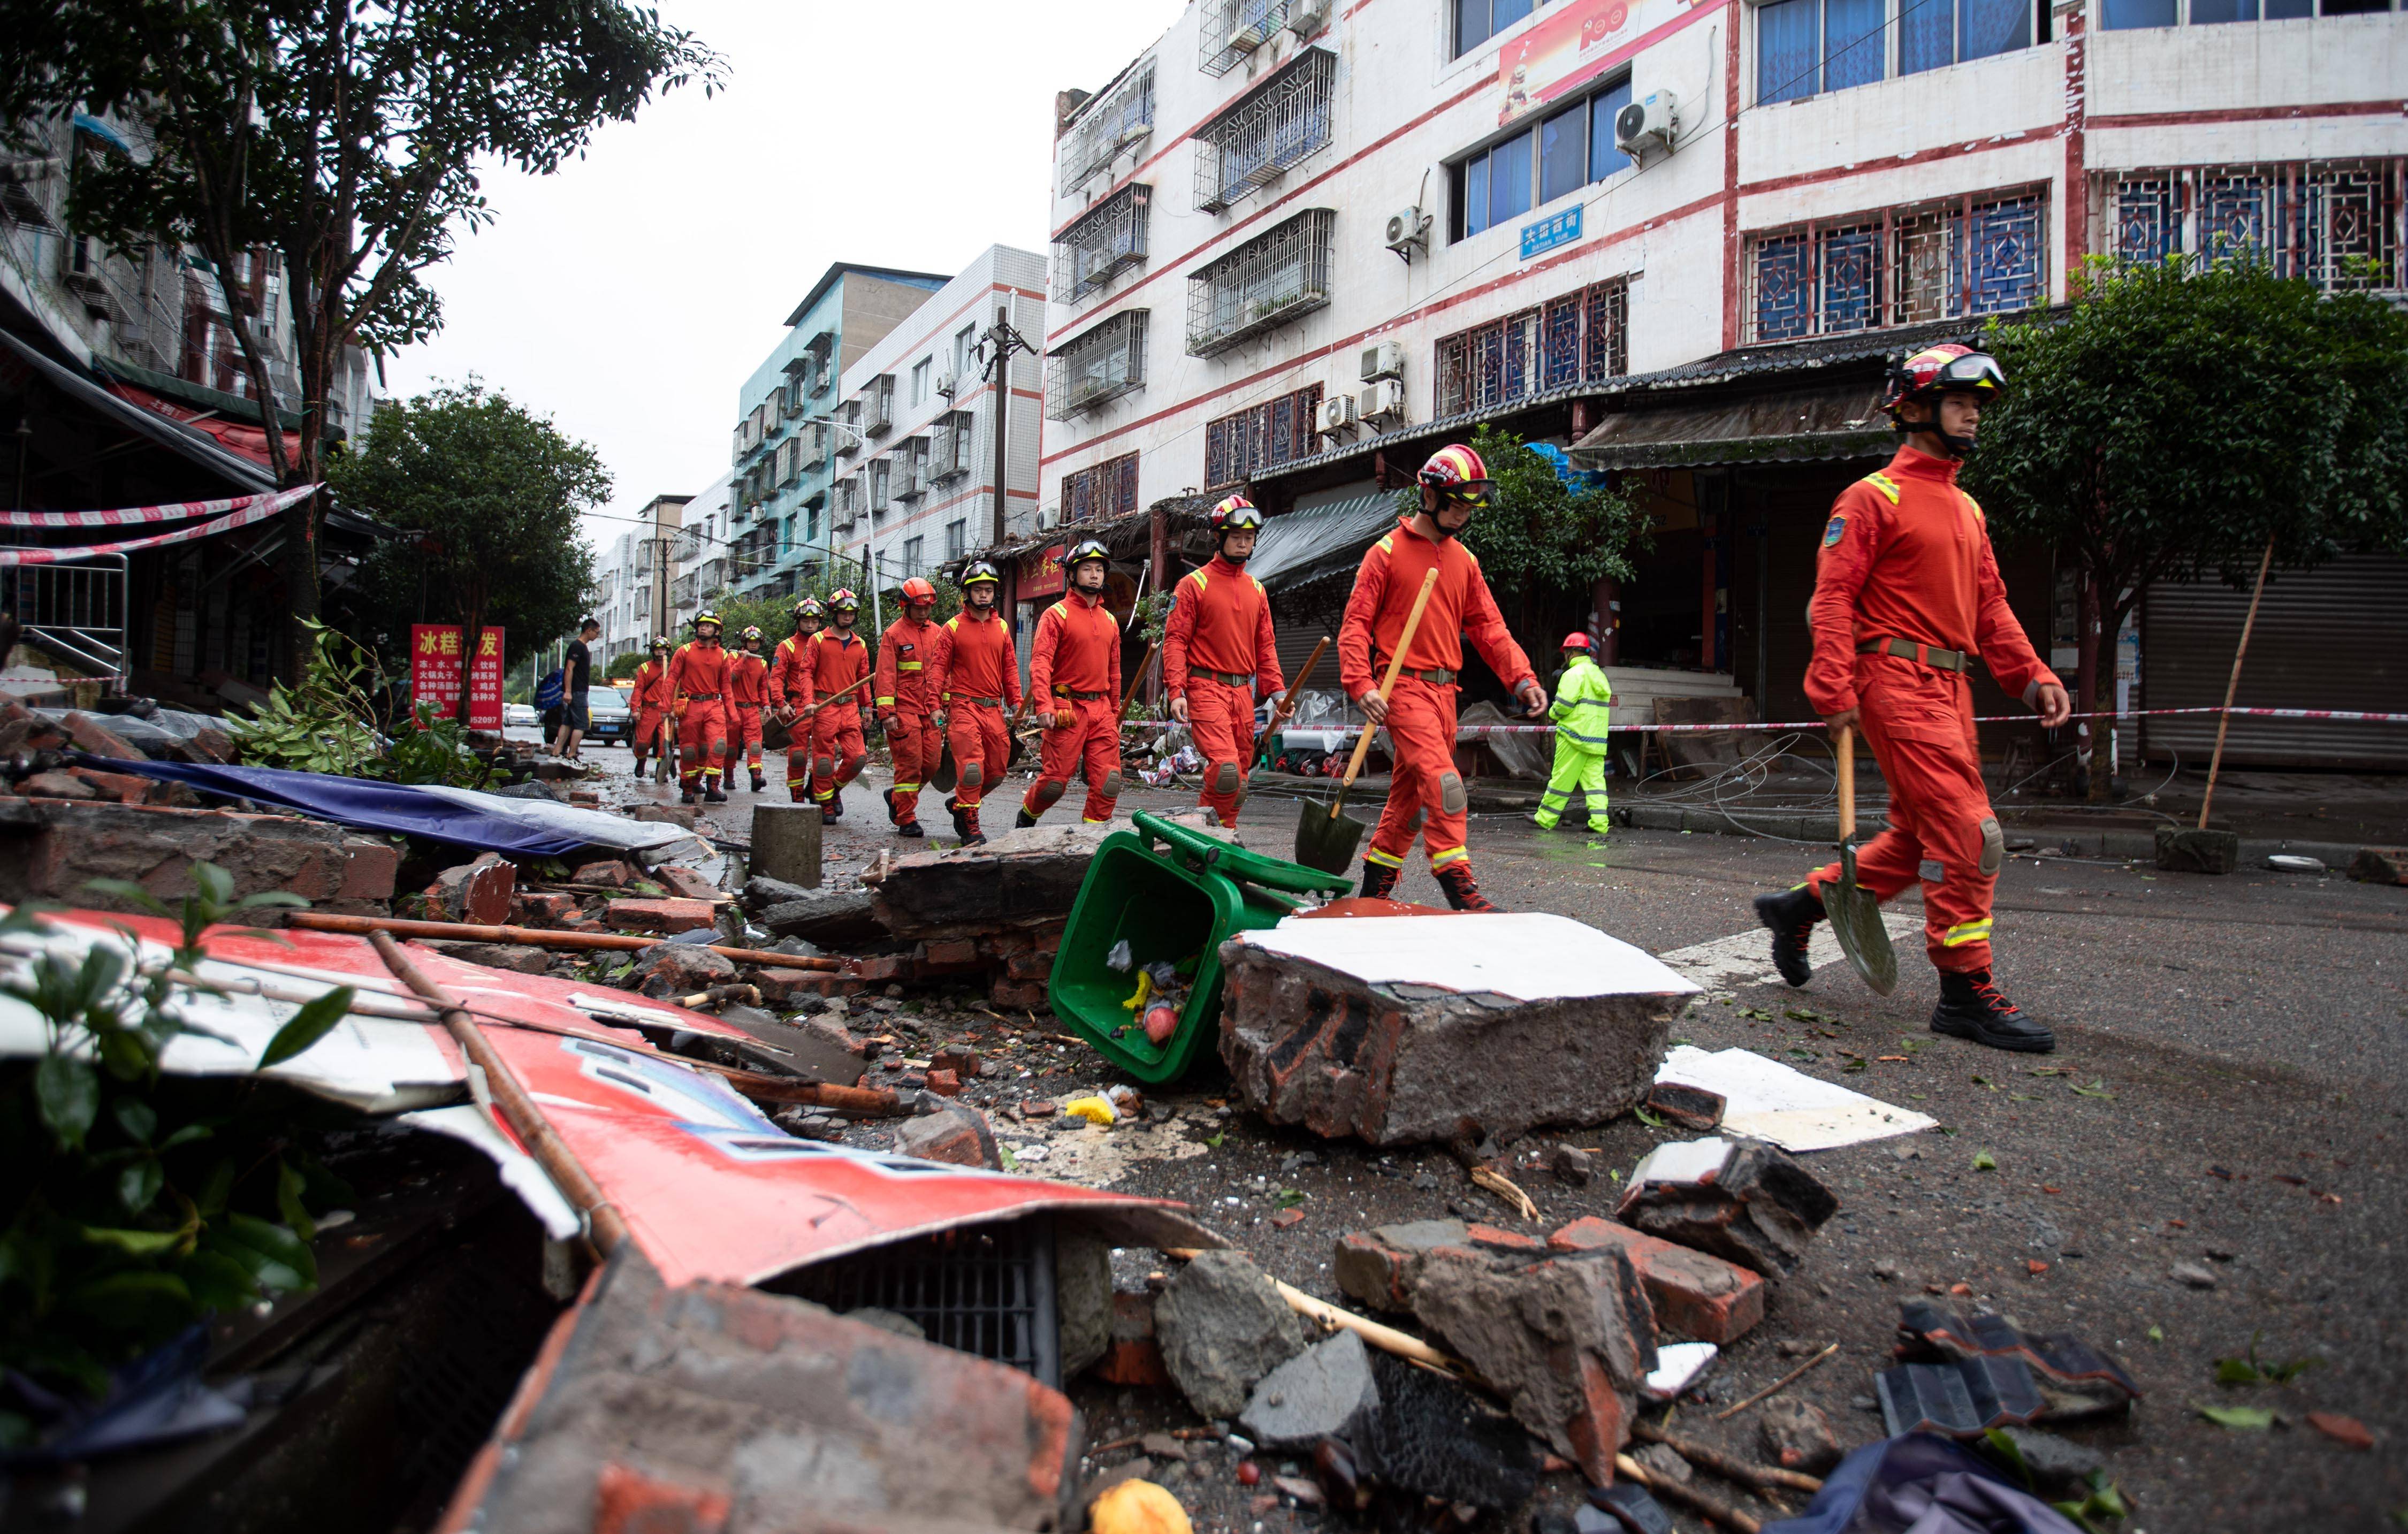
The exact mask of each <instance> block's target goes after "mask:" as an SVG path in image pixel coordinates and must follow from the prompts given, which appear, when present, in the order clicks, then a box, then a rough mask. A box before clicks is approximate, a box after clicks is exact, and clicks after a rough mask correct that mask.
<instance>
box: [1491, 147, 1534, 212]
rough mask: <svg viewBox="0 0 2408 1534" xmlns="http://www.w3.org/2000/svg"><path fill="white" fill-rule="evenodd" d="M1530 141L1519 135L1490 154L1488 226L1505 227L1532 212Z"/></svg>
mask: <svg viewBox="0 0 2408 1534" xmlns="http://www.w3.org/2000/svg"><path fill="white" fill-rule="evenodd" d="M1530 139H1531V136H1530V135H1528V134H1527V133H1526V134H1517V135H1515V136H1513V137H1512V138H1508V139H1507V140H1505V142H1503V143H1501V144H1499V145H1498V146H1497V147H1495V148H1494V149H1492V150H1490V151H1488V222H1490V223H1491V224H1499V223H1503V222H1505V221H1506V220H1507V219H1513V218H1519V217H1521V216H1522V215H1523V214H1525V213H1527V212H1528V211H1529V210H1530Z"/></svg>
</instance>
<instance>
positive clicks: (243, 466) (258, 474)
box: [0, 331, 276, 492]
mask: <svg viewBox="0 0 2408 1534" xmlns="http://www.w3.org/2000/svg"><path fill="white" fill-rule="evenodd" d="M0 344H4V345H6V346H7V348H8V350H9V351H12V352H14V353H15V354H16V355H17V356H18V357H20V358H21V359H22V360H23V361H24V362H25V363H26V364H27V365H28V366H31V367H33V368H34V370H35V371H36V372H37V373H39V374H41V375H42V377H43V379H44V380H46V381H47V382H49V383H50V385H51V386H52V387H53V388H55V389H57V390H58V391H59V392H60V393H61V394H65V395H66V396H67V397H68V398H70V399H73V400H75V401H77V402H78V403H79V404H82V405H86V406H89V407H90V408H91V409H93V411H95V412H97V413H98V414H99V415H101V416H103V417H104V418H106V419H108V420H110V421H113V422H115V423H118V424H119V425H121V426H122V427H124V428H125V429H126V430H128V431H131V432H134V433H135V434H136V435H137V436H141V437H148V438H150V440H151V441H153V442H155V443H157V444H158V445H159V446H161V447H163V448H165V449H166V450H168V451H169V452H174V453H178V454H180V455H181V456H182V457H184V458H186V459H188V460H189V461H191V462H192V463H193V464H196V465H198V466H200V467H202V468H205V469H207V470H208V471H209V472H210V473H212V474H214V475H216V476H217V477H218V478H219V479H221V480H224V481H225V482H226V483H227V484H228V485H231V486H232V487H234V488H235V489H236V490H237V491H242V492H255V491H263V490H273V489H275V488H276V481H275V480H274V479H273V478H272V477H271V476H269V475H268V474H267V473H266V472H265V470H264V469H262V468H261V467H260V466H259V465H257V464H254V463H252V462H251V461H250V460H248V459H246V458H244V457H243V456H241V455H240V454H238V453H235V452H228V451H227V450H226V449H225V448H224V447H222V445H220V444H219V443H218V441H217V440H216V439H215V438H213V437H208V435H206V434H204V433H202V432H200V431H197V430H195V429H194V428H193V427H191V426H187V425H183V424H181V423H178V422H175V421H171V420H169V419H167V418H166V417H165V416H164V415H161V414H159V413H158V412H157V411H155V410H149V409H143V407H141V406H140V405H137V404H136V403H135V402H134V401H133V400H131V399H125V398H122V397H120V396H119V395H117V394H112V393H111V392H110V391H109V390H108V389H107V388H105V387H104V386H102V385H101V384H100V383H99V382H97V381H96V380H93V378H92V377H91V375H89V374H86V373H80V372H78V371H76V370H75V369H74V368H71V367H65V366H61V365H60V364H58V363H55V362H52V361H51V360H50V358H48V357H46V356H44V355H42V353H41V352H40V351H36V350H35V349H34V348H33V347H32V346H29V345H27V344H26V343H25V342H24V341H22V340H20V339H19V338H18V337H15V336H12V335H9V334H8V333H7V332H6V331H0ZM263 440H264V438H263Z"/></svg>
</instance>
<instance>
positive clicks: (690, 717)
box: [669, 608, 728, 804]
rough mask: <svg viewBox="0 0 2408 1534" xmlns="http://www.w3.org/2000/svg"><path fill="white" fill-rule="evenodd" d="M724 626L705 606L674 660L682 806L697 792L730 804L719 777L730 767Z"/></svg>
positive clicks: (672, 710)
mask: <svg viewBox="0 0 2408 1534" xmlns="http://www.w3.org/2000/svg"><path fill="white" fill-rule="evenodd" d="M723 626H724V625H722V624H721V623H720V621H719V614H717V613H715V612H713V611H711V610H710V609H708V608H705V609H703V610H702V611H700V612H697V613H695V615H694V638H693V639H692V640H691V641H690V642H688V643H686V644H682V645H680V646H679V647H678V652H677V653H676V654H674V655H672V656H670V657H669V715H670V717H671V718H673V719H675V720H676V721H677V722H678V757H679V760H678V789H679V794H678V802H679V803H681V804H692V803H694V802H695V793H696V791H697V790H698V791H699V792H700V793H701V796H702V797H703V799H704V800H705V801H706V802H708V803H710V804H725V803H726V802H727V795H726V793H725V792H724V790H723V789H722V788H721V787H720V779H721V777H722V776H723V775H724V772H725V771H726V767H727V662H728V655H727V652H726V651H724V650H722V649H720V648H719V633H720V629H721V628H722V627H723Z"/></svg>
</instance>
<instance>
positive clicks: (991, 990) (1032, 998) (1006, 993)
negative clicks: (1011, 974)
mask: <svg viewBox="0 0 2408 1534" xmlns="http://www.w3.org/2000/svg"><path fill="white" fill-rule="evenodd" d="M986 996H987V999H988V1000H989V1001H992V1002H994V1003H995V1004H996V1006H998V1007H1018V1008H1021V1009H1023V1010H1024V1011H1036V1010H1037V1009H1038V1008H1039V1007H1042V1006H1044V1005H1046V999H1045V987H1044V986H1043V985H1041V984H1039V983H1038V982H1034V981H1025V980H1008V979H1004V978H1002V977H1000V976H998V977H997V978H996V981H995V982H994V983H993V984H992V985H989V986H988V987H987V992H986Z"/></svg>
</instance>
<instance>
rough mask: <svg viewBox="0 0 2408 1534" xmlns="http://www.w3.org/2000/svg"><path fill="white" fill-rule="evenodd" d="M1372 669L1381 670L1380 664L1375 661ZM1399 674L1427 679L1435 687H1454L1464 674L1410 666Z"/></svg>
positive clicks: (1419, 679) (1420, 679)
mask: <svg viewBox="0 0 2408 1534" xmlns="http://www.w3.org/2000/svg"><path fill="white" fill-rule="evenodd" d="M1371 669H1372V670H1374V671H1377V670H1379V669H1380V667H1379V664H1378V663H1377V662H1374V663H1373V664H1372V667H1371ZM1397 675H1398V677H1400V678H1401V677H1411V678H1412V679H1413V680H1414V681H1426V682H1428V683H1429V684H1430V685H1431V686H1433V687H1452V686H1454V685H1455V678H1457V677H1459V676H1461V675H1463V673H1462V672H1460V671H1416V670H1414V669H1413V668H1412V667H1410V666H1409V667H1405V668H1404V669H1403V670H1401V671H1399V672H1398V673H1397Z"/></svg>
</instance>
